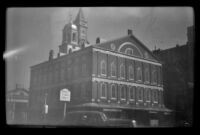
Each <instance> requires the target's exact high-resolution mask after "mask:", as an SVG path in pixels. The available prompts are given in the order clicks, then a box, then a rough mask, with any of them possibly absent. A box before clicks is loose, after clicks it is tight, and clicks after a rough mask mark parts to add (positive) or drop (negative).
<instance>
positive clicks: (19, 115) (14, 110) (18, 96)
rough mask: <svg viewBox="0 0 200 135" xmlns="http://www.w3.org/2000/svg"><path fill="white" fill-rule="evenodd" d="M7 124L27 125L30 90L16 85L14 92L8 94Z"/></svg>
mask: <svg viewBox="0 0 200 135" xmlns="http://www.w3.org/2000/svg"><path fill="white" fill-rule="evenodd" d="M6 94H7V95H6V120H7V124H26V123H27V112H28V96H29V92H28V90H26V89H24V88H19V87H17V85H16V88H15V89H14V90H9V91H8V92H7V93H6Z"/></svg>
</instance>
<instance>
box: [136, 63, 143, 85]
mask: <svg viewBox="0 0 200 135" xmlns="http://www.w3.org/2000/svg"><path fill="white" fill-rule="evenodd" d="M139 70H140V72H141V77H142V69H141V67H137V69H136V81H137V82H142V78H141V80H138V72H139Z"/></svg>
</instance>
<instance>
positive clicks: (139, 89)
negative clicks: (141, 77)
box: [138, 87, 143, 102]
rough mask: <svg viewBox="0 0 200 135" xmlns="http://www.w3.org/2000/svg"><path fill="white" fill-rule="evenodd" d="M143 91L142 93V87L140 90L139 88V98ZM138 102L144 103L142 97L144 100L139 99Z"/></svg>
mask: <svg viewBox="0 0 200 135" xmlns="http://www.w3.org/2000/svg"><path fill="white" fill-rule="evenodd" d="M141 91H142V88H141V87H140V88H139V94H138V97H140V92H141ZM138 101H139V102H143V97H142V99H138Z"/></svg>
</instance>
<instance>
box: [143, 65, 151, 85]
mask: <svg viewBox="0 0 200 135" xmlns="http://www.w3.org/2000/svg"><path fill="white" fill-rule="evenodd" d="M147 71H148V80H146V79H147V78H146V72H147ZM144 79H145V83H150V72H149V69H148V68H145V69H144Z"/></svg>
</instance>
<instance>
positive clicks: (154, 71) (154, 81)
mask: <svg viewBox="0 0 200 135" xmlns="http://www.w3.org/2000/svg"><path fill="white" fill-rule="evenodd" d="M152 72H153V73H152V75H153V80H152V81H153V84H157V81H158V80H157V79H158V77H157V73H156V72H157V71H156V69H154V70H153V71H152ZM155 73H156V80H155Z"/></svg>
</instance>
